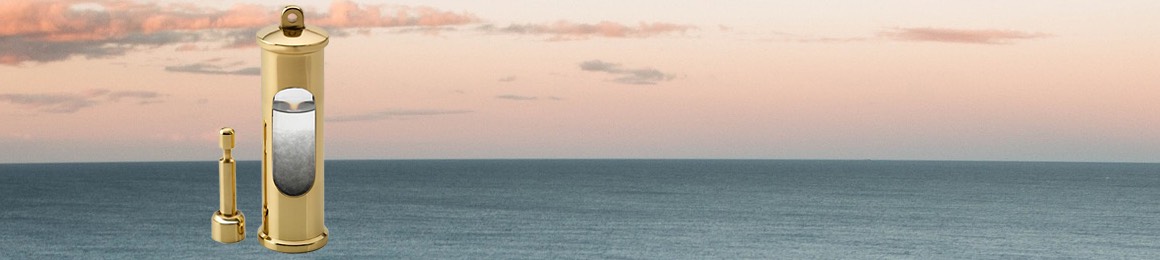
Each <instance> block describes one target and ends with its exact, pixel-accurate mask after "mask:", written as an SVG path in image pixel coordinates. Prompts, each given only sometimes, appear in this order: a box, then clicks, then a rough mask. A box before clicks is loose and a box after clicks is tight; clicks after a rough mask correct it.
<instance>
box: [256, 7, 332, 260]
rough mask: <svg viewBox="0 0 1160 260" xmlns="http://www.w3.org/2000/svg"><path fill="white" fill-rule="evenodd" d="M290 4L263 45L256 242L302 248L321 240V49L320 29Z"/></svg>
mask: <svg viewBox="0 0 1160 260" xmlns="http://www.w3.org/2000/svg"><path fill="white" fill-rule="evenodd" d="M304 18H305V17H303V15H302V9H301V8H299V7H297V6H288V7H286V8H285V9H284V10H283V11H282V19H281V20H282V22H281V24H280V25H275V26H270V27H267V28H264V29H262V30H259V31H258V33H257V37H258V39H257V41H258V46H261V47H262V128H263V134H262V139H263V140H262V226H261V227H260V228H259V229H258V242H259V243H261V244H262V245H263V246H265V247H266V248H269V249H271V250H275V251H279V252H285V253H304V252H310V251H314V250H318V249H319V248H322V247H323V246H325V245H326V241H327V236H328V235H329V234H328V233H329V231H327V229H326V226H325V223H324V220H325V212H324V209H325V207H324V204H323V202H324V200H323V192H324V190H325V189H324V185H323V183H324V182H323V180H324V178H323V176H324V174H323V169H324V167H323V163H324V158H323V153H322V151H323V133H322V131H323V108H324V107H325V106H324V104H325V101H324V100H325V99H324V95H323V77H322V74H323V67H322V66H323V63H322V57H323V49H324V48H325V47H326V45H327V43H328V42H329V39H330V37H329V35H328V34H327V33H326V31H324V30H322V29H321V28H318V27H315V26H309V25H306V23H305V21H304Z"/></svg>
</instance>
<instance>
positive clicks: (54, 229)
mask: <svg viewBox="0 0 1160 260" xmlns="http://www.w3.org/2000/svg"><path fill="white" fill-rule="evenodd" d="M238 178H239V180H238V183H239V184H238V185H239V187H238V195H239V196H240V197H239V199H238V205H239V209H240V210H242V211H243V212H244V213H245V214H246V216H247V221H248V223H247V231H246V232H247V235H248V237H247V238H246V240H244V241H242V242H240V243H237V244H218V243H217V242H214V241H213V240H211V239H210V230H209V227H210V215H211V214H212V213H213V212H214V210H216V207H217V164H216V162H215V161H206V162H167V163H80V164H0V258H5V259H8V258H13V259H25V258H133V259H140V258H191V259H204V258H236V257H262V258H269V257H273V256H290V257H292V258H332V259H348V258H352V257H360V258H361V257H365V258H392V259H394V258H404V259H417V258H418V259H431V258H434V259H495V258H503V259H545V258H566V259H567V258H584V259H589V258H599V259H737V258H760V259H880V258H887V259H932V258H971V259H1011V258H1092V259H1113V258H1114V259H1120V258H1134V259H1160V165H1158V164H1115V163H1031V162H910V161H783V160H385V161H327V168H326V185H327V187H326V192H327V194H326V216H327V219H326V224H327V227H328V228H329V229H330V231H331V240H330V242H329V244H328V245H327V246H326V247H325V248H323V249H321V250H319V251H315V252H312V253H308V254H300V255H281V254H280V253H277V252H273V251H269V250H267V249H265V248H263V247H261V246H260V245H258V243H257V241H256V240H257V239H256V234H257V228H258V225H259V224H260V220H261V219H260V210H259V207H260V204H261V198H260V194H259V193H260V192H261V191H260V190H261V189H260V183H259V181H260V175H259V168H258V163H257V162H252V161H251V162H241V163H240V164H239V166H238Z"/></svg>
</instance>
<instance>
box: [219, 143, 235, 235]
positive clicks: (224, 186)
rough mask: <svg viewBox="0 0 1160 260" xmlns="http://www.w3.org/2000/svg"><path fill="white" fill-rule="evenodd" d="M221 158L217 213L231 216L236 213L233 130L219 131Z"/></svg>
mask: <svg viewBox="0 0 1160 260" xmlns="http://www.w3.org/2000/svg"><path fill="white" fill-rule="evenodd" d="M221 148H222V158H221V159H220V160H218V191H219V193H220V194H219V196H218V202H219V203H218V205H219V207H218V211H219V212H221V213H222V215H225V216H227V217H228V216H233V215H235V214H237V211H238V186H237V180H238V178H237V169H238V168H237V165H236V164H235V161H234V156H233V152H232V151H233V149H234V129H230V128H222V130H221Z"/></svg>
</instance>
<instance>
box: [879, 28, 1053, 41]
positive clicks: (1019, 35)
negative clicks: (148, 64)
mask: <svg viewBox="0 0 1160 260" xmlns="http://www.w3.org/2000/svg"><path fill="white" fill-rule="evenodd" d="M879 36H881V37H884V38H888V39H894V40H899V41H926V42H950V43H973V44H1010V43H1012V42H1014V41H1016V40H1029V39H1038V38H1044V37H1049V36H1051V35H1049V34H1044V33H1032V32H1023V31H1014V30H965V29H945V28H929V27H917V28H894V29H891V30H886V31H882V32H879Z"/></svg>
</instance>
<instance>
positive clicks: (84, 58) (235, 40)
mask: <svg viewBox="0 0 1160 260" xmlns="http://www.w3.org/2000/svg"><path fill="white" fill-rule="evenodd" d="M285 4H297V5H300V6H302V7H303V9H304V11H305V12H306V20H305V22H306V23H307V24H313V25H318V26H321V27H324V28H326V29H327V30H329V32H330V33H331V35H332V38H331V42H330V45H329V46H328V47H327V48H326V98H327V100H326V106H327V107H326V111H325V112H326V115H325V118H326V120H327V125H326V133H325V136H326V156H327V158H328V159H413V158H737V159H859V160H860V159H883V160H910V159H915V160H1004V161H1027V160H1030V161H1114V162H1121V161H1124V162H1160V1H1154V0H1141V1H1060V0H1027V1H925V0H913V1H894V0H879V1H531V0H529V1H371V0H359V1H333V2H331V1H302V2H286V3H285ZM280 9H281V5H274V4H270V2H268V1H219V0H202V1H167V2H143V1H25V0H5V1H3V2H0V163H13V162H90V161H202V160H204V161H214V160H216V159H217V157H218V156H220V150H219V149H218V147H217V141H216V140H217V135H216V134H217V131H218V128H220V127H224V126H230V127H233V128H235V129H236V130H237V133H238V148H237V149H236V150H235V155H236V156H238V157H240V158H241V159H244V160H256V159H258V158H259V157H260V153H261V150H260V147H261V146H260V145H261V111H260V104H261V103H260V92H259V89H260V86H259V83H260V77H258V74H257V73H258V70H257V67H258V66H260V63H259V53H260V49H259V48H258V47H257V46H256V44H254V38H255V36H254V32H255V31H256V30H257V29H258V28H260V27H264V26H268V25H273V24H274V23H276V22H277V19H278V16H277V12H279V11H280Z"/></svg>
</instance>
